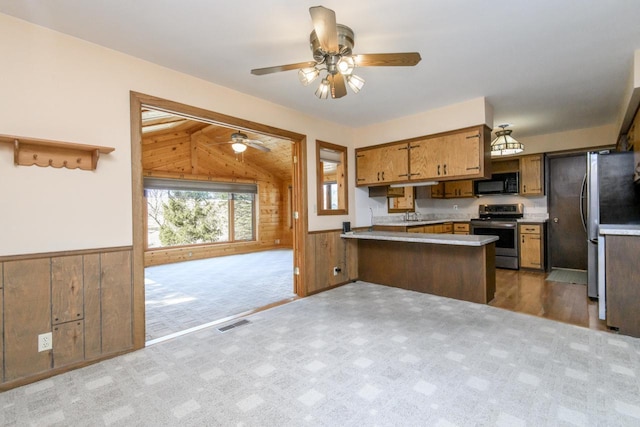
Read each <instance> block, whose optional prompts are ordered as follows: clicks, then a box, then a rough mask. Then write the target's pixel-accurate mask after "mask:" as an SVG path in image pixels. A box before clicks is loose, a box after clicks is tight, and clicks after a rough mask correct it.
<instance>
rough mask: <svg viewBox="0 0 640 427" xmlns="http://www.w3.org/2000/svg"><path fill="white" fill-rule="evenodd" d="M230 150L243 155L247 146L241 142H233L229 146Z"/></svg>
mask: <svg viewBox="0 0 640 427" xmlns="http://www.w3.org/2000/svg"><path fill="white" fill-rule="evenodd" d="M231 148H233V152H234V153H236V154H240V153H244V151H245V150H246V149H247V146H246V145H244V144H243V143H242V142H234V143H233V144H231Z"/></svg>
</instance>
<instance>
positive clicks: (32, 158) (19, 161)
mask: <svg viewBox="0 0 640 427" xmlns="http://www.w3.org/2000/svg"><path fill="white" fill-rule="evenodd" d="M0 142H7V143H10V144H13V163H14V164H15V165H21V166H32V165H36V166H42V167H46V166H52V167H54V168H67V169H83V170H95V169H96V167H98V159H99V158H100V154H109V153H111V152H112V151H113V150H115V148H113V147H103V146H100V145H87V144H76V143H72V142H63V141H51V140H48V139H38V138H29V137H24V136H12V135H1V134H0Z"/></svg>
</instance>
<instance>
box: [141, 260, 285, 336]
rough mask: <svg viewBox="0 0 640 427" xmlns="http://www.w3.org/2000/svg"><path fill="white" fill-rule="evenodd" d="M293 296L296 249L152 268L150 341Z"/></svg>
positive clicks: (148, 290)
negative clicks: (294, 251) (294, 250)
mask: <svg viewBox="0 0 640 427" xmlns="http://www.w3.org/2000/svg"><path fill="white" fill-rule="evenodd" d="M294 296H295V294H294V293H293V251H292V250H291V249H275V250H269V251H262V252H254V253H250V254H243V255H229V256H224V257H217V258H210V259H202V260H195V261H187V262H180V263H174V264H167V265H159V266H154V267H147V268H146V269H145V308H146V340H147V341H150V340H155V339H158V338H161V337H164V336H167V335H172V334H175V333H178V332H181V331H184V330H187V329H191V328H195V327H198V326H200V325H202V324H205V323H210V322H214V321H216V320H220V319H223V318H226V317H228V316H234V315H237V314H240V313H244V312H246V311H248V310H253V309H256V308H260V307H264V306H266V305H269V304H272V303H275V302H278V301H282V300H286V299H288V298H293V297H294Z"/></svg>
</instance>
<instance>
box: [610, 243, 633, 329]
mask: <svg viewBox="0 0 640 427" xmlns="http://www.w3.org/2000/svg"><path fill="white" fill-rule="evenodd" d="M638 253H640V236H624V235H622V236H617V235H607V236H605V283H606V285H605V286H606V302H607V325H608V326H610V327H614V328H618V331H619V332H620V333H621V334H625V335H631V336H633V337H637V338H640V310H638V307H640V286H639V284H640V264H639V263H638Z"/></svg>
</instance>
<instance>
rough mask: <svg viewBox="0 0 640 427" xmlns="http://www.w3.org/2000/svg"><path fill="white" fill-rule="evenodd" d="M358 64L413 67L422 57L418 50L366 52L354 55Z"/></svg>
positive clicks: (360, 65)
mask: <svg viewBox="0 0 640 427" xmlns="http://www.w3.org/2000/svg"><path fill="white" fill-rule="evenodd" d="M353 59H354V60H355V61H356V65H357V66H359V67H393V66H401V67H402V66H404V67H411V66H413V65H416V64H417V63H418V62H420V60H421V59H422V58H420V54H419V53H418V52H402V53H366V54H359V55H353Z"/></svg>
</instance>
